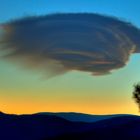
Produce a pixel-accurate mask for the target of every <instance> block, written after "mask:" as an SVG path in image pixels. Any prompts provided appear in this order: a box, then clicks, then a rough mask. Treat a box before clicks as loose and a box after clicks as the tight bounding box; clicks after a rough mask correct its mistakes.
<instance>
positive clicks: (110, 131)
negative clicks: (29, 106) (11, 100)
mask: <svg viewBox="0 0 140 140" xmlns="http://www.w3.org/2000/svg"><path fill="white" fill-rule="evenodd" d="M61 115H62V116H61ZM78 116H79V119H78ZM83 116H84V117H83ZM72 117H73V118H72ZM90 117H93V118H94V119H93V121H91V120H90V121H88V120H87V119H88V118H90ZM98 117H99V118H100V117H101V116H98V115H89V116H88V114H81V113H37V114H32V115H13V114H5V113H2V112H0V140H10V139H12V140H63V139H64V140H69V139H70V140H100V139H101V140H121V139H122V140H123V139H127V140H140V133H139V131H140V117H139V116H135V115H107V116H105V115H103V116H102V119H97V118H98ZM81 118H82V119H81ZM83 118H84V119H83ZM76 120H77V121H76ZM82 120H83V121H82ZM95 120H96V121H95Z"/></svg>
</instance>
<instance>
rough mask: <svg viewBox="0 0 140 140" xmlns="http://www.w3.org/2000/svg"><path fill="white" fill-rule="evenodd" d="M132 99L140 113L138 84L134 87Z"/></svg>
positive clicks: (139, 86)
mask: <svg viewBox="0 0 140 140" xmlns="http://www.w3.org/2000/svg"><path fill="white" fill-rule="evenodd" d="M133 99H134V100H135V102H136V103H137V104H138V107H139V112H140V83H138V84H135V85H134V91H133Z"/></svg>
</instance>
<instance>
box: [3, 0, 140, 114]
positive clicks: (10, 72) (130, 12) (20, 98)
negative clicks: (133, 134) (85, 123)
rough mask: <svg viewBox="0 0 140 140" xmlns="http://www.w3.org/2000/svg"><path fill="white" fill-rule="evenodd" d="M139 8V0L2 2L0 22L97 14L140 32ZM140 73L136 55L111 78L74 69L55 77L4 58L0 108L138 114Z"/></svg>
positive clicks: (23, 111)
mask: <svg viewBox="0 0 140 140" xmlns="http://www.w3.org/2000/svg"><path fill="white" fill-rule="evenodd" d="M139 5H140V1H139V0H135V1H133V0H108V1H106V0H94V1H87V0H77V1H75V0H70V1H66V0H30V1H29V0H12V1H9V0H0V23H3V22H7V21H9V20H13V19H16V18H21V17H25V16H32V15H45V14H48V13H63V12H93V13H101V14H105V15H111V16H116V17H119V18H120V19H123V20H126V21H130V22H131V23H133V24H134V25H136V26H137V27H139V28H140V19H139V14H138V13H140V9H139ZM139 71H140V56H139V54H134V55H132V56H131V59H130V61H129V62H128V64H127V66H125V67H123V68H121V69H119V70H117V71H114V72H113V73H112V74H110V75H105V76H91V74H90V73H84V72H77V71H73V72H69V73H67V74H65V75H61V76H57V77H53V78H50V79H46V77H45V76H44V75H43V74H42V73H41V72H38V71H32V70H26V69H23V68H22V67H21V66H18V65H17V64H13V63H10V62H7V61H4V60H2V59H0V110H1V111H4V112H7V113H34V112H42V111H43V112H50V111H51V112H83V113H93V114H114V113H132V114H137V113H138V108H137V106H136V104H135V103H134V101H133V100H132V90H133V84H134V83H137V82H138V81H140V72H139Z"/></svg>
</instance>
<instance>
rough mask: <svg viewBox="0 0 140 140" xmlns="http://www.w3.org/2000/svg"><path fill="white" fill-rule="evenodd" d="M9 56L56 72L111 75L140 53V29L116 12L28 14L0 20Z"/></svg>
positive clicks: (5, 55) (2, 39) (29, 65)
mask: <svg viewBox="0 0 140 140" xmlns="http://www.w3.org/2000/svg"><path fill="white" fill-rule="evenodd" d="M1 28H2V29H1V30H3V33H2V37H1V42H0V43H1V52H3V51H5V53H3V57H4V58H10V60H15V61H19V62H20V63H21V64H22V63H23V64H24V65H26V66H28V67H29V68H33V69H34V68H36V69H41V70H45V71H47V72H48V73H50V74H51V75H57V74H63V73H65V72H68V71H72V70H78V71H85V72H91V73H92V74H93V75H104V74H109V73H110V72H111V71H112V70H116V69H118V68H121V67H124V66H125V65H126V63H127V62H128V60H129V56H130V54H132V53H139V52H140V30H139V29H138V28H136V27H134V26H133V25H132V24H130V23H127V22H124V21H120V20H119V19H117V18H114V17H108V16H103V15H98V14H86V13H77V14H76V13H73V14H52V15H47V16H38V17H27V18H23V19H18V20H15V21H11V22H8V23H5V24H2V25H1Z"/></svg>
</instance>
